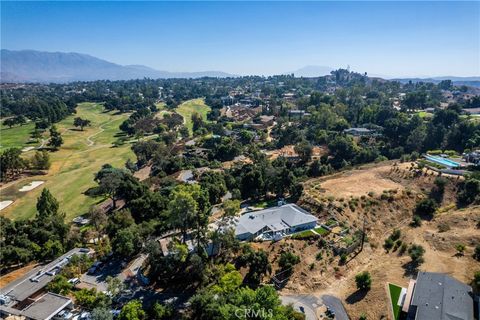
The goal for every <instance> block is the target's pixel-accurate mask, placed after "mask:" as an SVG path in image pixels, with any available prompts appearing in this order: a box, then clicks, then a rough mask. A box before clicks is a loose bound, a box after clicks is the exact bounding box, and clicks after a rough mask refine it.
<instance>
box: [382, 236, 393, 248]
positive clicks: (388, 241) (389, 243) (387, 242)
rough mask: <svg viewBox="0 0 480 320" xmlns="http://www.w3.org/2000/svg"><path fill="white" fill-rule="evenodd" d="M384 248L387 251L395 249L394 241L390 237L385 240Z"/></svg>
mask: <svg viewBox="0 0 480 320" xmlns="http://www.w3.org/2000/svg"><path fill="white" fill-rule="evenodd" d="M383 247H384V248H385V250H387V251H388V250H390V249H392V248H393V240H392V239H391V238H390V237H389V238H387V239H385V243H384V244H383Z"/></svg>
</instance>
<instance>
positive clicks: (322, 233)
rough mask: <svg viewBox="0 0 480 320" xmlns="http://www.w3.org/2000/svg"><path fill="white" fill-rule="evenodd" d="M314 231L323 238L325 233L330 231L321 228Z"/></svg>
mask: <svg viewBox="0 0 480 320" xmlns="http://www.w3.org/2000/svg"><path fill="white" fill-rule="evenodd" d="M313 230H315V232H316V233H318V234H319V235H321V236H323V235H325V234H327V233H329V232H330V231H328V230H327V229H325V228H323V227H318V228H315V229H313Z"/></svg>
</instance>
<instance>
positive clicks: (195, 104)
mask: <svg viewBox="0 0 480 320" xmlns="http://www.w3.org/2000/svg"><path fill="white" fill-rule="evenodd" d="M175 110H176V111H177V112H178V113H179V114H180V115H182V116H183V119H184V121H185V126H186V127H187V128H188V130H189V131H190V134H191V133H192V128H193V123H192V114H193V113H195V112H196V113H199V114H200V115H201V116H202V117H203V120H205V121H207V114H208V112H210V110H212V108H210V107H209V106H207V105H206V104H205V101H204V100H203V99H192V100H188V101H185V102H184V103H182V104H181V105H179V106H178V107H177V108H176V109H175Z"/></svg>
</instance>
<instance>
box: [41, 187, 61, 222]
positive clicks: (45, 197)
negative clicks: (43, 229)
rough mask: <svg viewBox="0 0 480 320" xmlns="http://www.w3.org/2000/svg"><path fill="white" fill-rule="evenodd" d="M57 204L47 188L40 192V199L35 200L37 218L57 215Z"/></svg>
mask: <svg viewBox="0 0 480 320" xmlns="http://www.w3.org/2000/svg"><path fill="white" fill-rule="evenodd" d="M58 208H59V204H58V201H57V199H55V197H54V196H53V195H52V194H51V193H50V191H49V190H48V189H47V188H44V189H43V190H42V193H41V194H40V197H39V198H38V200H37V212H38V217H40V218H45V217H48V216H54V215H57V214H58Z"/></svg>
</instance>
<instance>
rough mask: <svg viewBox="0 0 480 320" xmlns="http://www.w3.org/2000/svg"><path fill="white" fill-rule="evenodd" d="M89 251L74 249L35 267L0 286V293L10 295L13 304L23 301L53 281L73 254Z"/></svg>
mask: <svg viewBox="0 0 480 320" xmlns="http://www.w3.org/2000/svg"><path fill="white" fill-rule="evenodd" d="M86 250H88V251H86ZM88 252H89V249H83V248H75V249H72V250H70V251H68V252H67V253H65V254H64V255H62V256H60V257H58V258H57V259H55V260H53V261H52V262H50V263H49V264H46V265H43V266H39V267H37V268H34V269H33V270H32V271H30V272H27V273H26V274H25V275H24V276H23V277H21V278H19V279H17V280H15V281H12V282H10V283H9V284H7V285H6V286H5V287H3V288H0V295H6V296H8V297H10V299H11V300H12V302H11V304H12V305H13V304H15V302H18V301H23V300H25V299H27V298H28V297H30V296H31V295H33V294H34V293H36V292H38V291H40V290H41V289H43V288H44V287H45V286H46V285H47V284H48V283H49V282H50V281H52V280H53V278H54V277H55V274H56V272H57V270H58V269H57V268H61V267H62V266H64V265H65V264H66V263H67V262H68V259H70V257H71V256H72V255H74V254H82V253H88Z"/></svg>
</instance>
